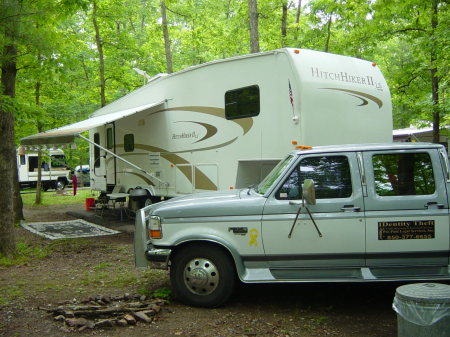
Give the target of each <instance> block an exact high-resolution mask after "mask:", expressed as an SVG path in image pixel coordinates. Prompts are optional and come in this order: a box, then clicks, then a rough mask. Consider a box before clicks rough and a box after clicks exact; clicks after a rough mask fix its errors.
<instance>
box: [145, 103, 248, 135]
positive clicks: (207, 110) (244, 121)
mask: <svg viewBox="0 0 450 337" xmlns="http://www.w3.org/2000/svg"><path fill="white" fill-rule="evenodd" d="M175 110H181V111H192V112H200V113H204V114H207V115H212V116H216V117H220V118H224V119H225V109H222V108H214V107H207V106H180V107H174V108H167V109H163V110H158V111H155V112H152V113H150V114H148V115H152V114H156V113H159V112H164V111H175ZM230 122H234V123H236V124H238V125H239V126H240V127H241V128H242V129H243V131H244V135H245V134H246V133H247V132H249V131H250V129H251V128H252V127H253V118H251V117H246V118H240V119H231V120H230Z"/></svg>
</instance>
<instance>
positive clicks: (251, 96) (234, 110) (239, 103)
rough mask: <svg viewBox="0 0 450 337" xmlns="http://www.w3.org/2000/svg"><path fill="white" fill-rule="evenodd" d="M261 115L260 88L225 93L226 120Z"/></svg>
mask: <svg viewBox="0 0 450 337" xmlns="http://www.w3.org/2000/svg"><path fill="white" fill-rule="evenodd" d="M258 115H259V87H258V86H257V85H252V86H249V87H244V88H239V89H234V90H229V91H227V92H226V93H225V117H226V119H238V118H246V117H253V116H258Z"/></svg>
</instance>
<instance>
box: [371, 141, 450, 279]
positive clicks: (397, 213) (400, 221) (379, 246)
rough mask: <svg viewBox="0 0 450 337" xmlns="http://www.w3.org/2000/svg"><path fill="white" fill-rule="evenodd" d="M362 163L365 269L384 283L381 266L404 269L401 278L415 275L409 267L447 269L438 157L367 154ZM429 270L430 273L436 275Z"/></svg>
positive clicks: (407, 152)
mask: <svg viewBox="0 0 450 337" xmlns="http://www.w3.org/2000/svg"><path fill="white" fill-rule="evenodd" d="M363 158H364V167H365V171H366V179H367V197H366V198H365V205H366V216H367V219H366V224H367V232H366V246H367V266H368V267H371V271H372V273H373V274H374V275H375V276H386V277H388V276H389V274H385V273H388V271H387V269H386V268H384V269H383V268H381V267H383V266H384V267H388V266H400V267H401V266H405V268H403V269H404V273H405V275H408V274H407V273H408V270H411V273H414V271H413V269H412V268H411V266H412V265H414V267H415V268H417V267H420V266H432V265H434V266H439V265H440V266H447V265H448V261H449V223H448V219H449V210H448V202H447V195H446V193H447V192H446V188H445V183H442V175H443V173H442V172H443V170H442V167H441V166H440V160H439V152H438V151H437V150H436V149H423V150H418V149H415V150H401V151H371V152H365V153H364V154H363ZM408 266H409V269H408V268H407V267H408ZM377 267H380V269H379V274H376V273H377ZM432 269H433V268H430V273H435V272H436V271H437V269H436V268H435V269H436V270H432ZM447 272H448V271H447ZM397 273H398V271H397ZM436 275H437V274H436ZM397 276H398V275H397Z"/></svg>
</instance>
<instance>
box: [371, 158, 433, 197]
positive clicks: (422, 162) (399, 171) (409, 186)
mask: <svg viewBox="0 0 450 337" xmlns="http://www.w3.org/2000/svg"><path fill="white" fill-rule="evenodd" d="M372 162H373V171H374V178H375V191H376V192H377V194H378V195H379V196H401V195H429V194H433V193H434V191H435V181H434V173H433V165H432V162H431V158H430V155H429V154H428V153H398V154H378V155H374V156H373V158H372Z"/></svg>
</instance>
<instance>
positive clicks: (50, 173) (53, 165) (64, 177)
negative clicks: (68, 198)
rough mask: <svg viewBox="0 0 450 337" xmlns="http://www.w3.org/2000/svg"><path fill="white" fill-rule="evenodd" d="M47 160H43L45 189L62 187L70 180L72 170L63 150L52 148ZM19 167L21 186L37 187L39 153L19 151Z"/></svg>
mask: <svg viewBox="0 0 450 337" xmlns="http://www.w3.org/2000/svg"><path fill="white" fill-rule="evenodd" d="M46 157H47V160H45V159H43V160H42V167H41V183H42V187H43V189H44V190H47V189H50V188H55V189H56V188H59V189H62V188H64V186H66V185H67V184H68V182H69V174H70V171H69V169H68V168H67V166H66V158H65V155H64V152H63V151H62V150H50V151H49V153H48V156H46ZM17 169H18V176H19V184H20V186H30V187H35V186H36V183H37V180H38V153H37V152H25V151H21V150H20V149H19V151H18V153H17Z"/></svg>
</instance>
